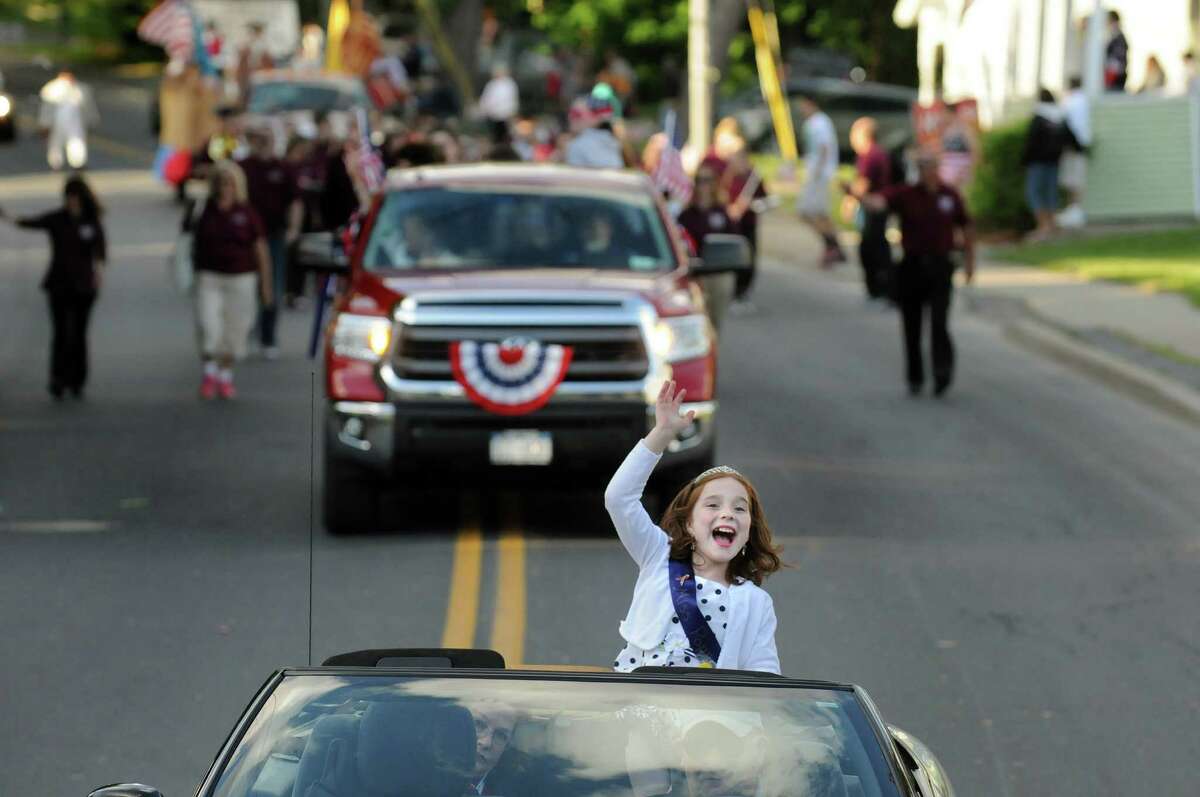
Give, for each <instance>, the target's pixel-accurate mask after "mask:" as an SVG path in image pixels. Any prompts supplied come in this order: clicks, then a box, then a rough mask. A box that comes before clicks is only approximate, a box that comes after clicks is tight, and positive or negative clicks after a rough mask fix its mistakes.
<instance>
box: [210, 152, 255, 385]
mask: <svg viewBox="0 0 1200 797" xmlns="http://www.w3.org/2000/svg"><path fill="white" fill-rule="evenodd" d="M192 230H193V233H194V241H195V243H194V247H195V249H194V252H193V262H194V264H195V269H196V320H197V327H198V328H199V331H200V335H199V337H200V357H201V360H202V361H203V363H204V379H203V381H202V382H201V383H200V396H201V398H205V399H211V398H215V397H216V396H218V395H219V396H220V397H221V398H226V399H230V398H233V397H234V395H235V391H234V387H233V364H234V362H235V361H237V360H240V359H242V358H243V357H245V356H246V342H247V338H248V337H249V335H250V330H251V329H252V328H253V327H254V319H255V316H256V314H257V312H258V304H257V302H256V301H255V290H256V289H257V290H258V292H259V295H260V296H261V297H262V304H263V306H264V307H271V306H272V303H273V300H274V294H273V292H272V287H271V277H272V273H271V261H270V257H269V255H268V254H267V239H266V233H265V231H264V229H263V223H262V220H261V219H259V217H258V214H257V213H255V212H254V209H253V208H251V207H250V205H249V202H248V201H247V198H246V178H245V176H244V175H243V174H242V170H241V168H240V167H238V165H237V164H236V163H233V162H232V161H220V162H218V163H217V164H216V165H215V166H214V167H213V172H212V176H211V178H210V186H209V199H208V201H207V202H206V203H205V205H204V210H203V211H202V212H201V213H200V216H199V218H197V219H196V220H195V221H194V222H192Z"/></svg>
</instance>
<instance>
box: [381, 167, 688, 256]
mask: <svg viewBox="0 0 1200 797" xmlns="http://www.w3.org/2000/svg"><path fill="white" fill-rule="evenodd" d="M674 264H675V260H674V255H673V252H672V249H671V245H670V242H669V238H668V233H667V230H666V229H665V228H664V226H663V224H662V221H661V219H660V218H659V216H658V213H657V211H656V208H655V206H654V202H653V199H652V198H651V197H650V195H649V194H645V195H640V196H639V195H631V194H630V193H628V192H620V193H617V192H604V191H596V190H594V189H589V190H584V189H570V190H567V189H553V188H545V187H538V188H536V189H528V190H524V189H521V188H519V187H514V186H511V185H506V186H496V187H454V188H429V189H419V190H410V191H397V192H394V193H392V194H391V195H390V196H388V198H387V200H386V201H385V203H384V205H383V208H382V209H381V210H380V212H379V216H378V218H377V219H376V221H375V225H374V227H373V229H372V231H371V238H370V241H369V242H368V244H367V249H366V255H365V257H364V260H363V265H364V267H365V268H367V269H368V270H380V269H414V268H428V269H463V268H541V267H568V268H569V267H581V268H602V269H625V270H633V271H659V270H664V269H670V268H673V267H674Z"/></svg>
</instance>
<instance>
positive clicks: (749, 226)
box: [721, 147, 767, 301]
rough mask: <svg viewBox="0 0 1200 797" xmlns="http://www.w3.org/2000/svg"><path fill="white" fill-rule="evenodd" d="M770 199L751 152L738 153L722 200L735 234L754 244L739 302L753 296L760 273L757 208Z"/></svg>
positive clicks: (742, 276) (740, 275)
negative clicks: (756, 277)
mask: <svg viewBox="0 0 1200 797" xmlns="http://www.w3.org/2000/svg"><path fill="white" fill-rule="evenodd" d="M766 198H767V189H766V186H764V185H763V179H762V175H761V174H759V173H758V171H757V170H755V168H754V165H753V164H752V163H750V153H748V152H747V151H746V149H745V148H744V147H743V148H742V149H738V150H735V151H734V152H733V154H732V155H731V156H730V158H729V163H728V165H727V166H726V167H725V171H724V173H722V174H721V199H722V200H723V201H724V202H725V207H726V212H728V213H729V220H730V221H732V222H733V224H734V232H736V233H737V234H738V235H741V236H742V237H744V238H745V239H746V241H747V242H749V244H750V270H749V271H747V272H745V273H743V272H738V275H737V287H736V290H735V293H734V298H735V299H737V300H739V301H744V300H745V299H746V297H747V296H748V295H749V294H750V288H751V286H753V284H754V277H755V275H756V274H757V273H758V213H757V212H756V211H755V210H754V205H755V203H756V202H760V201H761V200H764V199H766Z"/></svg>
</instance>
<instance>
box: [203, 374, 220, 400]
mask: <svg viewBox="0 0 1200 797" xmlns="http://www.w3.org/2000/svg"><path fill="white" fill-rule="evenodd" d="M216 397H217V378H216V377H215V376H209V375H208V374H205V375H204V381H203V382H201V383H200V398H202V399H205V400H208V399H215V398H216Z"/></svg>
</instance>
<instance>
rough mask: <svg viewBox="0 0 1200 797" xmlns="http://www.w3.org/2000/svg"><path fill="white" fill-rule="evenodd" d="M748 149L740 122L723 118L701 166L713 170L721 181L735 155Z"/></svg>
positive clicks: (735, 119) (730, 117)
mask: <svg viewBox="0 0 1200 797" xmlns="http://www.w3.org/2000/svg"><path fill="white" fill-rule="evenodd" d="M745 148H746V139H745V138H743V137H742V129H741V126H740V125H739V124H738V120H737V118H736V117H733V116H726V117H723V118H722V119H721V120H720V121H719V122H717V124H716V126H715V127H714V128H713V134H712V145H711V146H710V147H709V149H708V152H705V153H704V157H703V158H702V159H701V160H700V166H708V167H711V168H712V169H713V171H714V172H716V174H717V178H718V179H719V178H720V177H721V175H722V174H724V173H725V166H726V165H728V163H729V159H730V158H731V157H732V156H733V153H735V152H737V151H738V150H742V149H745ZM697 168H699V167H697Z"/></svg>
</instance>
